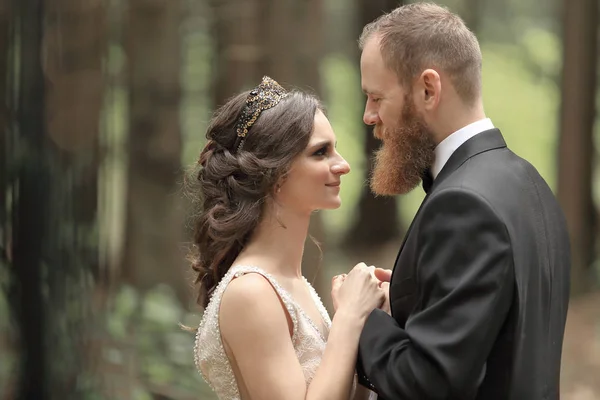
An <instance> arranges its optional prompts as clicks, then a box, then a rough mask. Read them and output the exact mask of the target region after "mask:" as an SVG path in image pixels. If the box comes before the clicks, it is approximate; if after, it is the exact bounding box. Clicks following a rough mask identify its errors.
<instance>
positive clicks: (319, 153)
mask: <svg viewBox="0 0 600 400" xmlns="http://www.w3.org/2000/svg"><path fill="white" fill-rule="evenodd" d="M326 154H327V147H321V148H320V149H319V150H317V151H315V153H314V154H313V155H314V156H324V155H326Z"/></svg>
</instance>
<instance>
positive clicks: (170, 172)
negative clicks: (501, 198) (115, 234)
mask: <svg viewBox="0 0 600 400" xmlns="http://www.w3.org/2000/svg"><path fill="white" fill-rule="evenodd" d="M181 16H182V6H181V2H180V0H169V1H154V0H132V1H130V2H129V4H128V15H127V20H126V23H125V26H126V27H127V28H126V29H127V32H126V54H127V62H128V64H127V77H128V82H129V136H128V140H129V143H128V156H129V160H128V163H129V164H128V171H127V173H128V177H127V204H126V208H127V223H126V228H125V229H126V233H125V246H124V255H123V264H122V273H123V279H124V281H125V282H127V283H130V284H132V285H134V286H136V287H137V288H138V289H140V290H142V291H145V290H147V289H150V288H152V287H154V286H155V285H157V284H159V283H168V284H170V285H171V287H173V288H174V289H175V291H176V293H177V295H178V297H179V300H180V301H181V302H182V304H187V300H188V298H189V292H188V285H187V284H186V283H185V281H184V279H183V274H182V273H180V272H182V271H183V268H184V265H183V263H182V257H181V252H180V250H179V247H178V246H179V244H180V243H181V240H182V226H183V218H182V217H183V215H182V209H181V206H180V203H179V200H178V196H177V181H178V179H179V173H180V171H181V151H182V139H181V131H180V120H179V111H180V109H179V108H180V102H181V82H180V72H181V71H180V70H181V43H180V40H181V38H180V33H179V29H180V25H181Z"/></svg>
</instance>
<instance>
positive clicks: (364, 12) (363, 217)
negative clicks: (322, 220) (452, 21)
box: [344, 0, 404, 250]
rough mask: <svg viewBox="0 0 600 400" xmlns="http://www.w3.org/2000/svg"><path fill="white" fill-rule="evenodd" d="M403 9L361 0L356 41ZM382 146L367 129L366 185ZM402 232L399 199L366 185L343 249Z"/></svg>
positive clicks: (380, 0)
mask: <svg viewBox="0 0 600 400" xmlns="http://www.w3.org/2000/svg"><path fill="white" fill-rule="evenodd" d="M400 5H401V2H398V1H394V0H359V7H358V8H357V11H358V18H357V23H358V27H357V28H358V29H356V37H357V38H358V37H359V35H360V33H361V32H362V29H363V27H364V26H365V25H366V24H368V23H369V22H371V21H373V20H375V19H376V18H377V17H378V16H380V15H382V14H383V13H386V12H390V11H391V10H393V9H394V8H396V7H398V6H400ZM356 55H357V56H356V57H357V61H356V62H357V65H358V63H359V59H360V53H359V51H358V49H356ZM359 84H360V83H359ZM379 146H380V143H379V141H378V140H377V139H375V137H374V136H373V128H372V127H371V126H365V147H364V155H365V158H366V159H367V160H368V163H367V166H368V167H367V176H366V177H365V179H364V180H365V181H366V180H367V178H368V176H369V171H372V169H373V153H374V152H375V150H376V149H377V148H379ZM403 230H404V229H403V228H402V226H401V223H400V217H399V215H398V209H397V199H396V198H392V197H375V196H374V195H373V193H372V192H371V189H370V188H369V186H368V185H365V186H364V188H363V190H362V194H361V197H360V200H359V203H358V216H357V218H356V220H355V221H354V223H353V225H352V227H351V228H350V230H349V231H348V234H347V235H346V238H345V240H344V248H346V249H347V250H353V249H354V250H356V249H364V248H372V247H378V246H382V245H384V244H385V243H386V242H388V241H390V240H393V239H394V238H397V237H398V236H399V235H400V232H402V231H403Z"/></svg>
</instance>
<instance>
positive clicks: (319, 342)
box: [194, 266, 331, 400]
mask: <svg viewBox="0 0 600 400" xmlns="http://www.w3.org/2000/svg"><path fill="white" fill-rule="evenodd" d="M246 273H258V274H261V275H262V276H264V277H265V278H266V279H267V280H269V282H270V283H271V285H272V286H273V288H274V289H275V291H276V292H277V294H278V295H279V297H280V298H281V300H282V302H283V304H285V307H286V309H287V312H288V313H289V315H290V318H291V320H292V323H293V330H292V343H293V346H294V350H295V352H296V356H297V357H298V361H299V362H300V365H301V367H302V371H303V372H304V378H305V379H306V384H307V385H308V384H309V383H310V381H311V380H312V378H313V376H314V374H315V372H316V370H317V367H318V366H319V364H320V362H321V357H322V355H323V352H324V351H325V344H326V342H327V335H328V333H329V329H330V327H331V319H330V318H329V315H328V314H327V310H326V309H325V307H324V306H323V303H322V302H321V299H320V298H319V296H318V295H317V292H316V291H315V290H314V288H313V287H312V286H311V285H310V283H308V281H306V279H304V281H305V282H306V284H307V285H308V287H309V290H310V293H311V297H312V298H313V301H314V302H315V303H316V305H317V309H318V310H319V313H320V314H321V318H322V320H323V323H324V324H325V327H326V329H327V331H326V332H325V333H322V332H321V331H320V330H319V328H318V327H317V325H316V324H315V323H314V322H313V321H312V320H311V319H310V318H309V317H308V315H307V314H306V313H305V312H304V311H303V310H302V308H300V307H299V306H298V304H297V303H296V302H295V301H294V299H293V298H292V296H291V295H290V294H289V293H288V292H287V291H286V290H285V289H283V288H282V287H281V286H280V285H279V284H278V283H277V281H276V280H275V279H274V278H273V277H272V276H271V275H269V274H268V273H266V272H265V271H263V270H261V269H260V268H257V267H250V266H235V267H232V268H231V269H230V270H229V271H228V272H227V274H226V275H225V276H224V277H223V279H221V281H220V282H219V284H218V286H217V287H216V289H215V291H214V293H213V295H212V296H211V299H210V302H209V304H208V306H207V307H206V309H205V310H204V315H203V316H202V320H201V321H200V326H199V327H198V331H197V333H196V342H195V346H194V358H195V362H196V367H197V368H198V370H199V371H200V374H201V375H202V377H203V378H204V380H205V381H206V382H207V383H208V384H209V386H210V387H211V388H212V390H213V391H214V392H215V393H216V394H217V396H218V397H219V399H220V400H240V393H239V390H238V386H237V383H236V380H235V376H234V374H233V370H232V368H231V364H230V363H229V359H228V358H227V355H226V353H225V349H224V348H223V343H222V341H221V331H220V328H219V307H220V304H221V298H222V297H223V293H224V292H225V289H226V288H227V285H228V284H229V282H231V280H232V279H234V278H236V277H239V276H241V275H243V274H246ZM315 322H316V321H315ZM317 323H318V322H317Z"/></svg>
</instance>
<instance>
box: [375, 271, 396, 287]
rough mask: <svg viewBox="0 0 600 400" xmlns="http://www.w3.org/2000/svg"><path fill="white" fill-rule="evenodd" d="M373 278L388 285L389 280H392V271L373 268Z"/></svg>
mask: <svg viewBox="0 0 600 400" xmlns="http://www.w3.org/2000/svg"><path fill="white" fill-rule="evenodd" d="M375 278H377V279H379V280H380V281H381V282H387V283H390V280H391V279H392V270H391V269H383V268H375Z"/></svg>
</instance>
